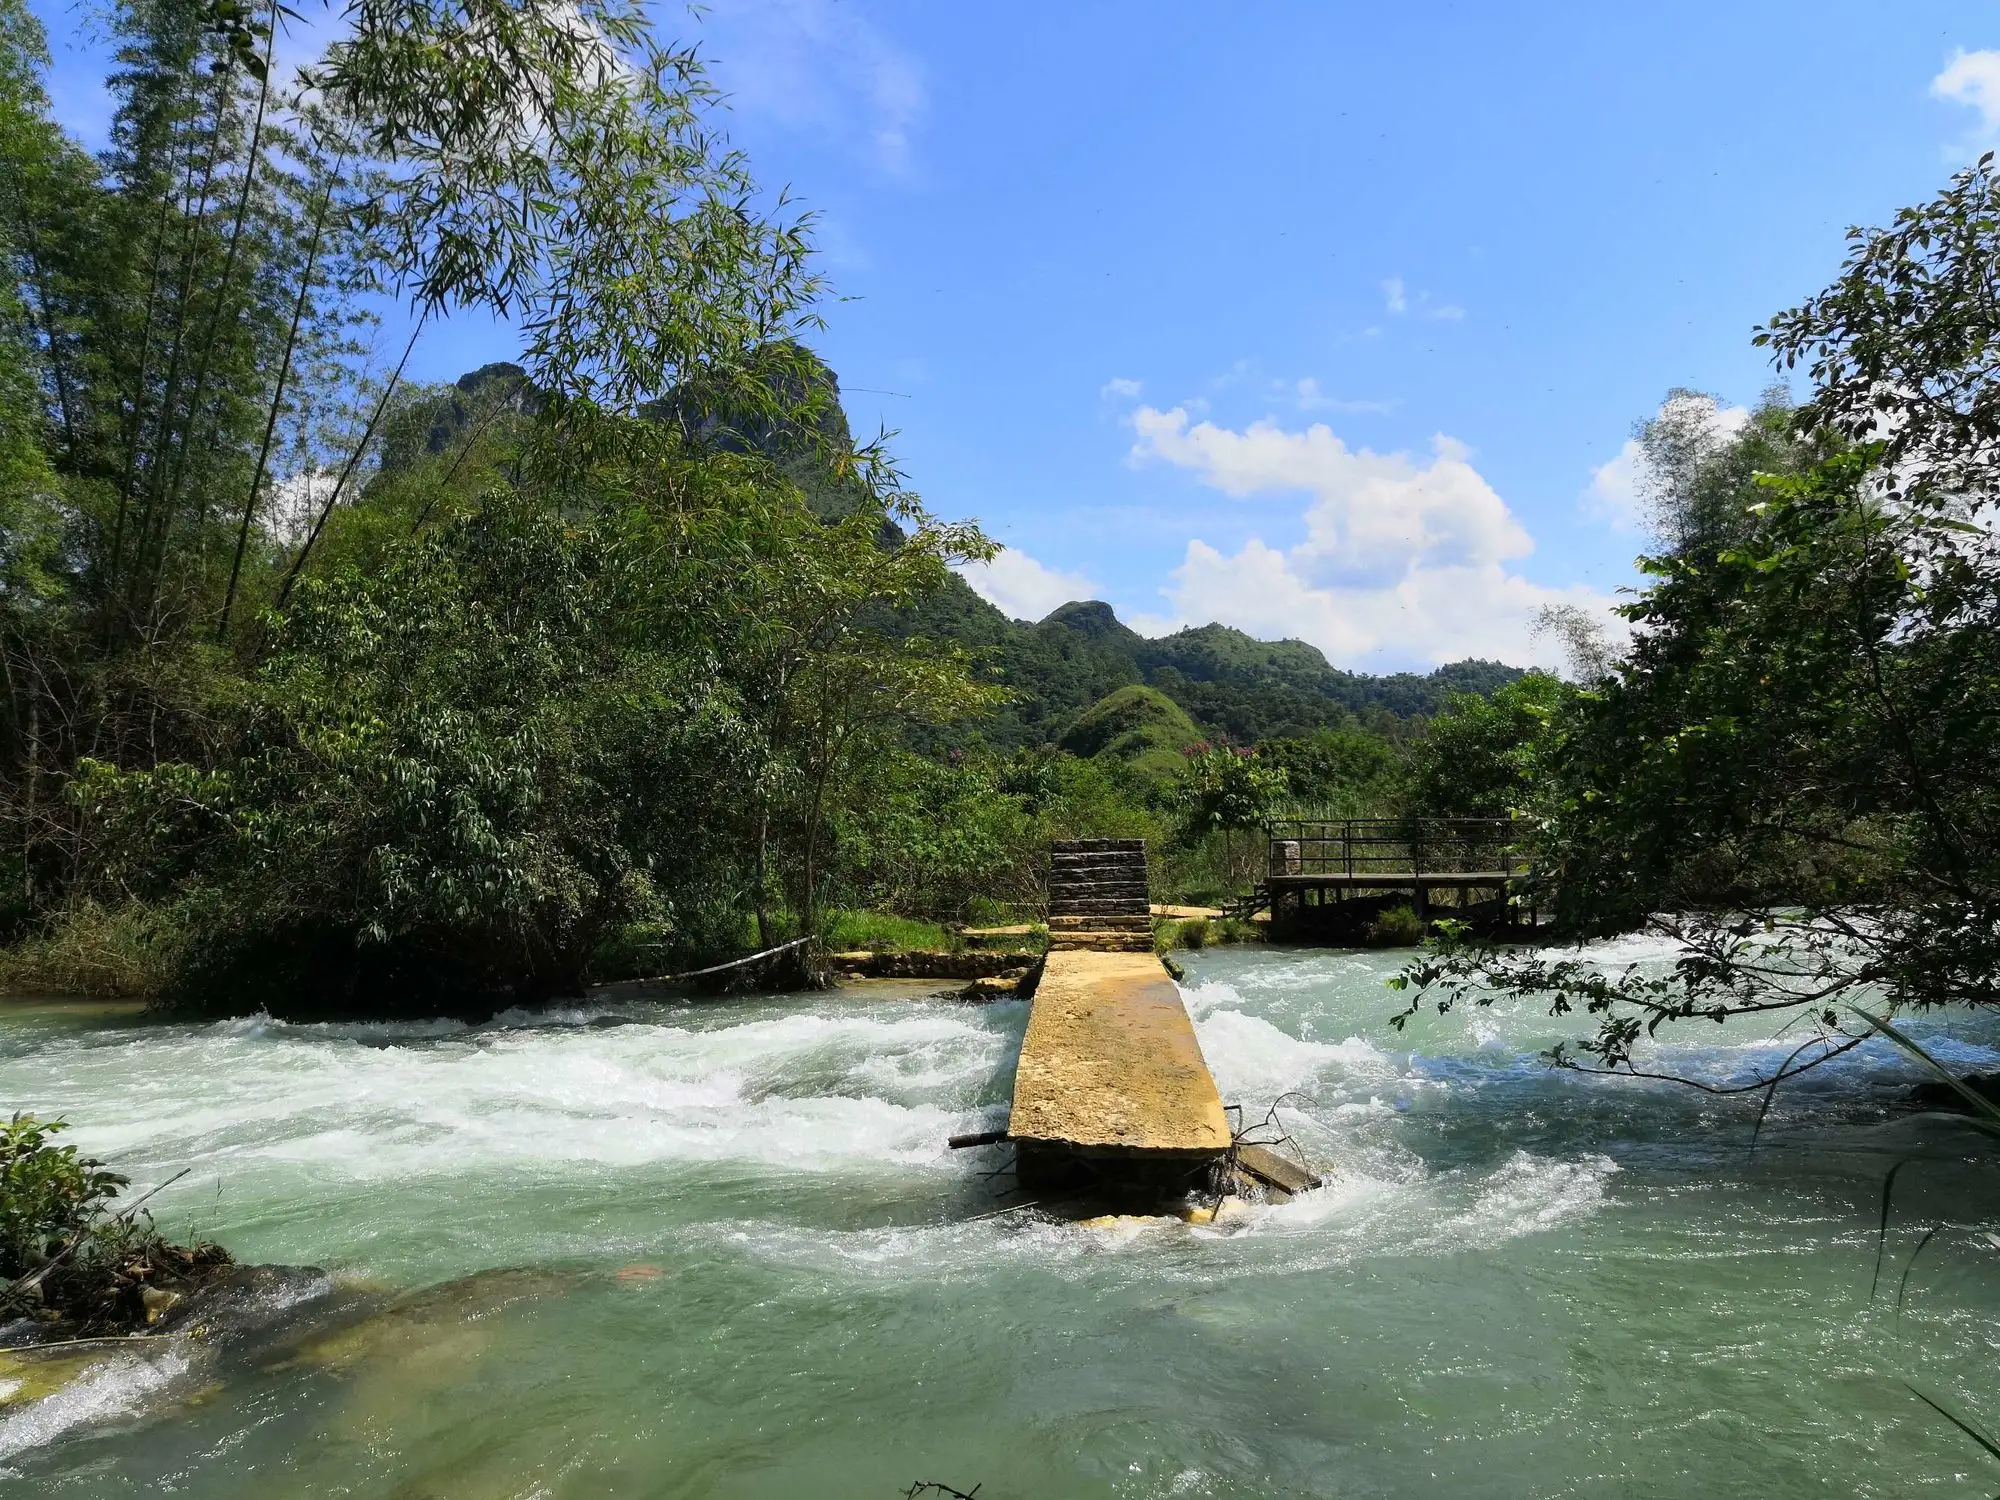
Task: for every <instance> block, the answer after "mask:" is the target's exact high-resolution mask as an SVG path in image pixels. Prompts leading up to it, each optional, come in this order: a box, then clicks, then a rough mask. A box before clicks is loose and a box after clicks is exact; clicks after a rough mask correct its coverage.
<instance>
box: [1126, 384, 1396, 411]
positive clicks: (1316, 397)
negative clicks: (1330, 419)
mask: <svg viewBox="0 0 2000 1500" xmlns="http://www.w3.org/2000/svg"><path fill="white" fill-rule="evenodd" d="M1134 394H1135V395H1136V394H1137V392H1134ZM1292 398H1293V400H1294V401H1295V402H1296V403H1297V405H1298V408H1299V410H1300V411H1339V412H1386V411H1387V410H1388V409H1389V403H1388V402H1386V401H1344V400H1342V399H1341V398H1340V397H1338V396H1329V395H1327V394H1326V393H1325V392H1324V391H1322V390H1321V389H1320V388H1319V382H1318V381H1317V380H1315V379H1313V378H1312V377H1311V376H1310V375H1308V376H1307V377H1306V378H1305V379H1304V380H1300V381H1297V382H1295V383H1294V384H1293V386H1292Z"/></svg>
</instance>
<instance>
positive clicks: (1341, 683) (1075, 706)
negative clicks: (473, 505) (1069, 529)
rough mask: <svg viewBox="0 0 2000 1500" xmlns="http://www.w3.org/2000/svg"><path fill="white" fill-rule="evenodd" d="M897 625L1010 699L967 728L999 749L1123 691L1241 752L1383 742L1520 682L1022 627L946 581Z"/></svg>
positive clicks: (1206, 643)
mask: <svg viewBox="0 0 2000 1500" xmlns="http://www.w3.org/2000/svg"><path fill="white" fill-rule="evenodd" d="M900 624H901V627H902V628H904V629H906V630H910V631H912V632H913V633H918V632H920V633H923V634H926V635H932V636H936V637H939V638H941V639H945V640H953V641H957V642H960V643H961V644H963V645H966V646H968V647H971V648H972V649H974V650H975V651H978V652H979V653H981V655H982V656H983V657H984V658H985V660H986V663H987V670H988V672H989V673H990V675H991V676H992V677H993V678H994V680H996V681H998V682H1001V683H1004V684H1005V685H1006V686H1008V687H1010V688H1012V689H1014V690H1015V692H1016V693H1017V694H1018V695H1019V698H1018V700H1017V701H1016V702H1014V703H1012V704H1010V705H1008V706H1007V707H1006V708H1004V709H1002V710H1000V711H999V712H998V713H997V714H995V715H994V716H993V718H991V719H990V720H987V721H984V722H983V723H982V724H981V725H979V726H978V732H980V733H981V734H983V736H984V737H985V738H986V740H987V741H988V742H989V743H992V744H994V745H997V746H1000V747H1003V748H1013V747H1016V746H1020V745H1037V744H1047V743H1049V742H1051V741H1054V740H1059V739H1061V738H1062V737H1063V735H1064V733H1065V731H1066V730H1068V729H1069V727H1070V726H1071V724H1072V723H1073V722H1074V721H1075V720H1076V719H1077V716H1078V715H1080V714H1082V713H1083V712H1084V711H1085V710H1086V709H1088V708H1089V707H1090V706H1091V705H1092V704H1095V703H1097V702H1098V700H1099V699H1102V698H1104V697H1105V696H1106V695H1107V694H1111V693H1115V692H1116V691H1117V690H1118V689H1120V688H1123V687H1127V686H1130V685H1133V684H1142V685H1144V686H1146V687H1150V688H1154V689H1156V690H1157V691H1158V692H1159V693H1161V694H1164V695H1165V696H1166V697H1167V698H1169V699H1171V700H1172V701H1173V702H1174V703H1177V704H1178V705H1180V707H1181V708H1182V709H1183V710H1185V711H1186V713H1187V715H1188V716H1189V717H1190V718H1191V719H1192V720H1193V721H1194V723H1195V725H1196V727H1197V728H1199V729H1200V730H1201V731H1202V732H1203V733H1204V734H1206V735H1210V736H1221V737H1226V738H1228V739H1230V740H1233V741H1236V742H1238V743H1250V742H1252V741H1256V740H1262V739H1275V738H1281V737H1290V736H1298V735H1308V734H1311V733H1312V732H1313V731H1314V730H1317V729H1338V728H1341V727H1344V726H1351V725H1356V724H1359V725H1365V726H1367V727H1370V728H1374V729H1377V730H1380V731H1383V732H1387V733H1390V734H1392V735H1393V734H1395V733H1396V732H1397V731H1399V730H1400V728H1401V723H1400V721H1404V720H1408V719H1411V718H1414V717H1417V716H1419V715H1425V716H1428V715H1430V714H1434V713H1436V712H1437V710H1438V709H1439V708H1440V707H1442V706H1443V704H1444V700H1445V698H1446V697H1447V696H1448V695H1449V694H1450V693H1452V692H1455V691H1456V692H1473V693H1489V692H1491V691H1493V689H1495V688H1497V687H1501V686H1504V685H1505V684H1507V683H1509V682H1512V681H1513V680H1514V679H1515V678H1517V677H1519V676H1520V675H1521V672H1520V669H1519V668H1516V667H1509V666H1505V665H1503V664H1502V663H1500V662H1493V661H1462V662H1454V663H1452V664H1451V665H1449V666H1443V667H1439V668H1438V669H1437V670H1436V671H1434V672H1428V673H1416V672H1398V673H1395V674H1393V675H1390V676H1384V677H1376V676H1370V675H1367V674H1365V673H1358V672H1343V671H1341V670H1340V669H1339V668H1337V667H1335V666H1332V665H1331V664H1330V663H1328V661H1327V659H1326V658H1325V657H1324V656H1322V655H1321V654H1320V653H1319V651H1318V650H1317V649H1316V648H1314V647H1312V646H1309V645H1307V644H1306V643H1305V642H1304V641H1260V640H1256V639H1254V638H1253V637H1251V636H1248V635H1245V634H1244V633H1243V632H1242V631H1240V630H1233V629H1231V628H1230V627H1229V626H1227V625H1201V626H1197V627H1194V628H1192V629H1188V630H1181V631H1177V632H1175V633H1174V634H1172V635H1168V636H1162V637H1160V638H1159V639H1157V640H1148V639H1147V638H1146V637H1144V636H1142V635H1140V634H1139V633H1138V632H1136V631H1134V630H1132V629H1131V628H1130V627H1128V626H1126V625H1125V624H1123V623H1122V622H1121V621H1120V620H1119V619H1118V617H1117V615H1115V614H1114V613H1113V612H1112V609H1111V606H1110V605H1108V604H1104V603H1101V602H1099V601H1097V600H1088V601H1083V602H1078V603H1072V604H1065V605H1063V606H1062V607H1061V608H1060V609H1058V610H1056V611H1055V612H1054V613H1052V614H1050V615H1049V616H1048V617H1047V618H1045V619H1042V620H1040V621H1037V622H1035V623H1032V624H1030V623H1029V622H1027V621H1024V620H1010V619H1008V618H1007V616H1006V615H1004V614H1002V613H1001V612H1000V611H999V610H998V609H995V608H994V607H993V606H992V605H991V604H989V603H987V602H986V601H985V600H984V599H982V598H980V597H979V595H977V594H976V593H974V592H973V591H972V588H971V586H970V585H968V584H966V583H965V582H964V581H963V580H960V579H957V578H954V579H953V580H952V581H951V582H950V584H949V585H947V586H946V587H945V588H944V589H943V590H941V591H940V592H939V593H938V594H937V595H936V596H934V597H933V598H931V599H928V600H926V601H924V603H923V604H922V605H921V606H919V607H918V608H916V609H913V610H909V611H905V612H904V614H903V616H902V618H901V621H900Z"/></svg>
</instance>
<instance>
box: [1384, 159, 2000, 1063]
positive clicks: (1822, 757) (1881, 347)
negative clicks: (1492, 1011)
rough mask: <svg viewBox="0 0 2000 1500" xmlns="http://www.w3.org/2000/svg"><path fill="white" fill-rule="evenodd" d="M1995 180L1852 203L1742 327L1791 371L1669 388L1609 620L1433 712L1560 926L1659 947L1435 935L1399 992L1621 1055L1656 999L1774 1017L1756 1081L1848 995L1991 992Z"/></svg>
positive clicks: (1998, 243) (1996, 760)
mask: <svg viewBox="0 0 2000 1500" xmlns="http://www.w3.org/2000/svg"><path fill="white" fill-rule="evenodd" d="M1996 210H2000V180H1996V178H1995V175H1994V171H1993V164H1992V159H1991V157H1990V156H1989V157H1987V158H1985V159H1982V161H1981V162H1980V163H1979V164H1978V165H1977V166H1975V167H1973V168H1971V169H1969V170H1967V171H1965V172H1962V173H1960V174H1959V175H1958V176H1956V177H1955V178H1954V179H1953V180H1952V182H1951V183H1950V185H1949V186H1948V187H1947V189H1946V190H1945V191H1944V192H1943V193H1942V194H1941V195H1940V196H1939V197H1938V198H1936V199H1935V200H1934V201H1932V202H1930V203H1926V204H1923V205H1921V206H1919V207H1917V208H1913V209H1910V210H1907V211H1905V212H1904V213H1903V214H1901V215H1900V216H1899V217H1898V219H1897V221H1896V223H1895V224H1894V225H1892V226H1891V227H1889V228H1887V229H1882V230H1868V231H1856V232H1855V233H1854V235H1853V240H1852V251H1851V253H1850V255H1849V257H1848V260H1847V263H1846V266H1845V267H1844V269H1843V271H1842V273H1841V275H1840V277H1839V279H1838V280H1836V281H1835V282H1834V283H1833V284H1832V285H1831V286H1830V287H1828V288H1827V289H1826V290H1825V291H1824V292H1822V293H1820V294H1819V295H1817V296H1815V297H1812V298H1810V299H1809V300H1807V301H1806V302H1804V303H1802V304H1801V305H1800V306H1798V307H1796V308H1794V309H1791V310H1790V311H1787V312H1784V313H1782V314H1780V315H1778V316H1777V317H1775V318H1774V319H1773V320H1772V321H1771V323H1770V325H1769V326H1768V327H1767V328H1766V329H1764V330H1763V331H1761V332H1760V333H1759V335H1758V341H1759V342H1760V343H1762V344H1764V345H1765V346H1767V347H1768V348H1770V349H1771V350H1772V352H1773V354H1774V356H1775V357H1776V359H1777V361H1778V363H1779V365H1780V367H1781V368H1782V369H1784V370H1787V371H1790V370H1799V371H1803V372H1804V373H1805V374H1806V375H1807V376H1808V377H1809V378H1810V381H1811V389H1810V391H1809V392H1808V393H1807V395H1806V398H1805V399H1804V400H1803V401H1802V402H1799V403H1797V404H1793V403H1792V401H1791V400H1790V399H1788V398H1787V397H1786V395H1785V394H1784V393H1783V392H1776V393H1774V394H1773V395H1772V396H1770V397H1769V398H1767V399H1766V401H1765V402H1764V403H1763V405H1762V406H1761V408H1760V409H1759V410H1758V411H1757V412H1756V413H1754V415H1753V416H1752V417H1751V418H1750V420H1749V421H1748V422H1747V423H1746V424H1745V425H1744V426H1743V427H1742V428H1741V429H1740V431H1738V432H1735V433H1734V434H1731V433H1729V432H1728V431H1727V430H1726V429H1724V428H1723V427H1722V426H1721V425H1719V424H1718V423H1717V422H1716V421H1715V420H1714V417H1715V407H1714V403H1712V402H1708V401H1706V400H1705V399H1703V398H1699V397H1694V396H1691V395H1687V394H1685V393H1683V394H1681V395H1680V396H1678V397H1677V398H1675V399H1674V400H1672V401H1670V402H1669V403H1668V406H1667V408H1666V409H1665V411H1664V412H1663V413H1662V415H1661V416H1660V418H1659V419H1657V420H1656V421H1655V422H1653V423H1652V424H1650V425H1649V426H1648V427H1647V428H1646V429H1645V430H1644V431H1643V433H1642V438H1643V446H1644V447H1645V449H1646V451H1647V454H1648V457H1649V459H1650V460H1651V463H1650V465H1649V468H1650V472H1651V475H1652V478H1653V486H1652V487H1653V494H1652V498H1653V501H1654V510H1655V528H1654V529H1655V531H1656V533H1657V535H1658V538H1659V544H1660V545H1659V548H1658V550H1657V552H1656V553H1655V555H1654V556H1652V557H1650V558H1649V559H1647V561H1646V563H1645V567H1646V570H1647V574H1648V577H1649V580H1650V582H1649V586H1648V587H1647V588H1646V589H1645V590H1644V591H1643V592H1642V593H1641V594H1640V595H1639V596H1638V597H1637V598H1636V599H1635V600H1634V601H1633V602H1632V603H1631V604H1630V605H1629V606H1627V607H1626V609H1625V611H1624V612H1625V615H1626V617H1627V619H1628V620H1629V621H1630V623H1631V626H1632V638H1631V642H1630V644H1629V647H1627V648H1626V649H1625V650H1624V651H1623V652H1622V653H1621V654H1619V655H1618V656H1616V657H1615V658H1612V657H1609V656H1605V655H1603V654H1602V653H1599V654H1598V656H1597V659H1596V662H1595V664H1594V665H1591V666H1588V667H1586V668H1585V669H1584V670H1582V671H1580V672H1579V674H1578V675H1579V676H1580V677H1581V678H1583V680H1582V681H1581V682H1580V683H1579V684H1578V685H1577V686H1575V687H1572V688H1561V689H1556V688H1531V687H1529V686H1527V685H1526V684H1524V685H1521V686H1520V687H1516V688H1512V689H1508V690H1506V691H1505V692H1504V693H1502V694H1497V695H1495V699H1494V700H1493V703H1492V704H1491V705H1489V706H1486V707H1482V708H1480V709H1478V710H1477V711H1475V712H1469V713H1465V714H1461V715H1459V716H1457V719H1456V722H1455V723H1454V724H1452V725H1451V726H1450V727H1449V729H1448V730H1445V729H1443V728H1442V726H1440V728H1439V729H1437V730H1434V732H1433V735H1432V736H1431V741H1430V743H1431V746H1432V747H1433V748H1432V749H1431V750H1429V751H1427V752H1426V754H1427V755H1428V756H1429V757H1430V761H1429V779H1428V782H1426V780H1425V778H1424V777H1422V776H1420V778H1419V782H1420V785H1428V786H1429V787H1430V791H1429V792H1428V793H1427V795H1430V796H1432V797H1434V798H1437V799H1444V800H1449V799H1450V798H1452V797H1453V796H1455V795H1458V794H1459V793H1460V789H1462V791H1463V795H1465V796H1476V797H1482V798H1490V799H1493V800H1494V801H1495V802H1496V803H1497V802H1502V801H1504V802H1506V803H1508V804H1509V805H1511V806H1512V807H1514V808H1516V809H1517V810H1519V811H1521V812H1523V813H1525V814H1526V815H1527V816H1528V817H1529V818H1530V819H1531V820H1532V823H1533V828H1534V834H1533V840H1534V843H1535V846H1536V850H1537V853H1538V854H1539V857H1540V859H1541V861H1542V866H1541V869H1542V879H1541V885H1542V891H1541V895H1542V898H1543V900H1544V901H1545V902H1546V903H1547V909H1549V910H1551V911H1552V912H1553V913H1554V919H1555V923H1556V931H1557V932H1558V933H1559V934H1560V935H1562V936H1564V937H1568V938H1573V939H1579V940H1581V939H1588V938H1591V937H1596V936H1602V935H1606V934H1611V933H1618V932H1628V931H1632V930H1635V929H1645V930H1651V931H1653V932H1655V933H1657V934H1659V935H1660V936H1662V937H1664V938H1666V939H1668V940H1669V941H1670V942H1671V944H1672V945H1673V950H1674V952H1675V953H1676V955H1677V957H1676V961H1675V963H1674V965H1673V967H1672V970H1671V972H1669V973H1666V974H1659V973H1653V972H1646V971H1641V970H1639V969H1636V968H1635V969H1632V970H1629V971H1626V972H1623V973H1609V974H1606V973H1604V972H1602V971H1600V970H1598V969H1596V968H1594V967H1592V966H1590V965H1589V964H1587V963H1584V962H1582V961H1581V960H1579V959H1576V958H1572V957H1564V956H1560V955H1557V954H1552V953H1550V952H1549V951H1547V950H1544V951H1541V952H1536V953H1517V952H1506V951H1502V950H1496V949H1492V948H1488V947H1485V946H1482V945H1480V944H1477V943H1475V942H1472V941H1470V940H1469V939H1466V938H1465V937H1464V936H1463V935H1453V936H1448V938H1447V940H1446V941H1445V942H1444V943H1443V945H1442V946H1441V949H1440V951H1439V952H1438V953H1437V954H1436V955H1434V956H1433V957H1432V958H1430V959H1429V960H1428V961H1426V962H1424V963H1422V964H1420V965H1418V966H1417V967H1416V968H1415V969H1414V970H1413V971H1412V972H1411V974H1410V975H1409V976H1407V978H1408V982H1409V983H1410V984H1411V985H1413V986H1414V987H1415V989H1416V991H1417V995H1416V997H1415V999H1414V1000H1413V1003H1424V1001H1425V1000H1426V999H1435V1000H1436V1001H1437V1002H1438V1003H1440V1004H1442V1005H1445V1006H1449V1005H1451V1004H1454V1003H1459V1002H1462V1001H1464V1002H1474V1003H1484V1002H1486V1001H1489V1000H1490V999H1491V998H1493V997H1494V996H1495V995H1498V994H1517V995H1534V996H1540V997H1542V998H1544V999H1546V1000H1547V1001H1548V1002H1549V1003H1550V1004H1551V1005H1552V1007H1553V1008H1554V1009H1555V1010H1556V1011H1557V1013H1563V1012H1567V1011H1571V1010H1574V1011H1578V1012H1581V1013H1584V1014H1587V1015H1590V1016H1591V1017H1593V1018H1594V1019H1595V1022H1596V1030H1595V1032H1594V1034H1593V1035H1591V1036H1589V1037H1587V1038H1585V1039H1584V1040H1583V1041H1582V1042H1581V1043H1580V1044H1579V1045H1578V1046H1577V1047H1576V1048H1575V1049H1574V1051H1559V1053H1558V1060H1559V1061H1564V1062H1569V1063H1572V1064H1580V1065H1583V1066H1588V1067H1596V1068H1610V1069H1614V1070H1620V1071H1632V1070H1635V1068H1636V1067H1637V1064H1636V1063H1635V1049H1636V1048H1637V1046H1638V1045H1639V1043H1640V1042H1641V1040H1642V1039H1643V1038H1645V1037H1647V1036H1649V1035H1650V1034H1651V1033H1652V1031H1653V1029H1654V1028H1655V1027H1656V1026H1658V1025H1659V1024H1661V1023H1662V1022H1665V1021H1669V1020H1677V1019H1685V1018H1690V1017H1698V1018H1709V1019H1713V1020H1716V1021H1723V1020H1727V1019H1729V1018H1731V1017H1743V1016H1754V1017H1764V1018H1767V1019H1771V1018H1775V1019H1777V1020H1785V1019H1787V1018H1789V1020H1790V1023H1791V1033H1790V1034H1791V1035H1792V1036H1793V1037H1794V1038H1795V1045H1796V1050H1795V1051H1794V1052H1792V1054H1791V1055H1790V1058H1789V1059H1788V1061H1787V1062H1786V1063H1785V1064H1784V1066H1783V1067H1782V1068H1780V1069H1778V1070H1776V1072H1775V1073H1774V1074H1773V1075H1772V1080H1766V1083H1769V1082H1771V1081H1773V1080H1775V1079H1777V1078H1782V1077H1787V1076H1791V1075H1792V1074H1794V1073H1796V1072H1798V1071H1800V1070H1803V1069H1805V1068H1808V1067H1812V1066H1816V1065H1817V1064H1819V1063H1820V1062H1823V1061H1825V1060H1826V1059H1828V1058H1831V1057H1834V1056H1837V1055H1839V1054H1840V1053H1841V1052H1844V1051H1846V1050H1848V1049H1850V1048H1852V1047H1854V1046H1856V1045H1858V1044H1859V1043H1860V1042H1861V1041H1862V1040H1865V1039H1866V1037H1867V1036H1869V1035H1870V1034H1872V1033H1873V1032H1874V1030H1875V1027H1874V1024H1873V1022H1872V1021H1871V1020H1870V1019H1869V1018H1868V1017H1867V1016H1866V1015H1864V1014H1862V1011H1861V1007H1865V1008H1866V1009H1867V1010H1868V1011H1871V1012H1872V1011H1874V1010H1876V1009H1877V1008H1878V1007H1882V1008H1886V1009H1888V1010H1890V1011H1897V1010H1907V1009H1924V1008H1929V1007H1937V1006H1948V1005H1969V1006H1982V1007H1983V1006H1990V1005H1992V1004H1994V1003H1996V1001H2000V545H1996V541H1995V536H1996V533H1995V518H1996V511H1995V505H1996V494H2000V490H1997V489H1996V479H2000V473H1997V472H1996V468H1995V464H1996V458H1995V454H1996V451H2000V450H1996V447H1995V438H1996V436H2000V387H1996V383H1995V379H1994V376H1995V374H1996V370H1995V365H1994V358H1995V356H1994V354H1993V349H1992V344H1991V339H1990V337H1989V334H1990V330H1991V328H1992V326H1993V321H1994V317H1995V312H1994V309H1993V307H1992V304H1991V299H1990V296H1989V295H1988V289H1989V288H1990V287H1991V286H1992V284H1993V281H1994V278H1995V275H1996V273H2000V228H1996V226H1997V225H2000V212H1996ZM1588 654H1589V653H1588V652H1586V655H1588ZM1538 693H1539V694H1540V696H1539V697H1537V698H1536V701H1534V702H1533V703H1530V702H1528V701H1527V699H1528V698H1529V697H1531V696H1535V695H1536V694H1538ZM1510 699H1511V701H1510Z"/></svg>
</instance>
